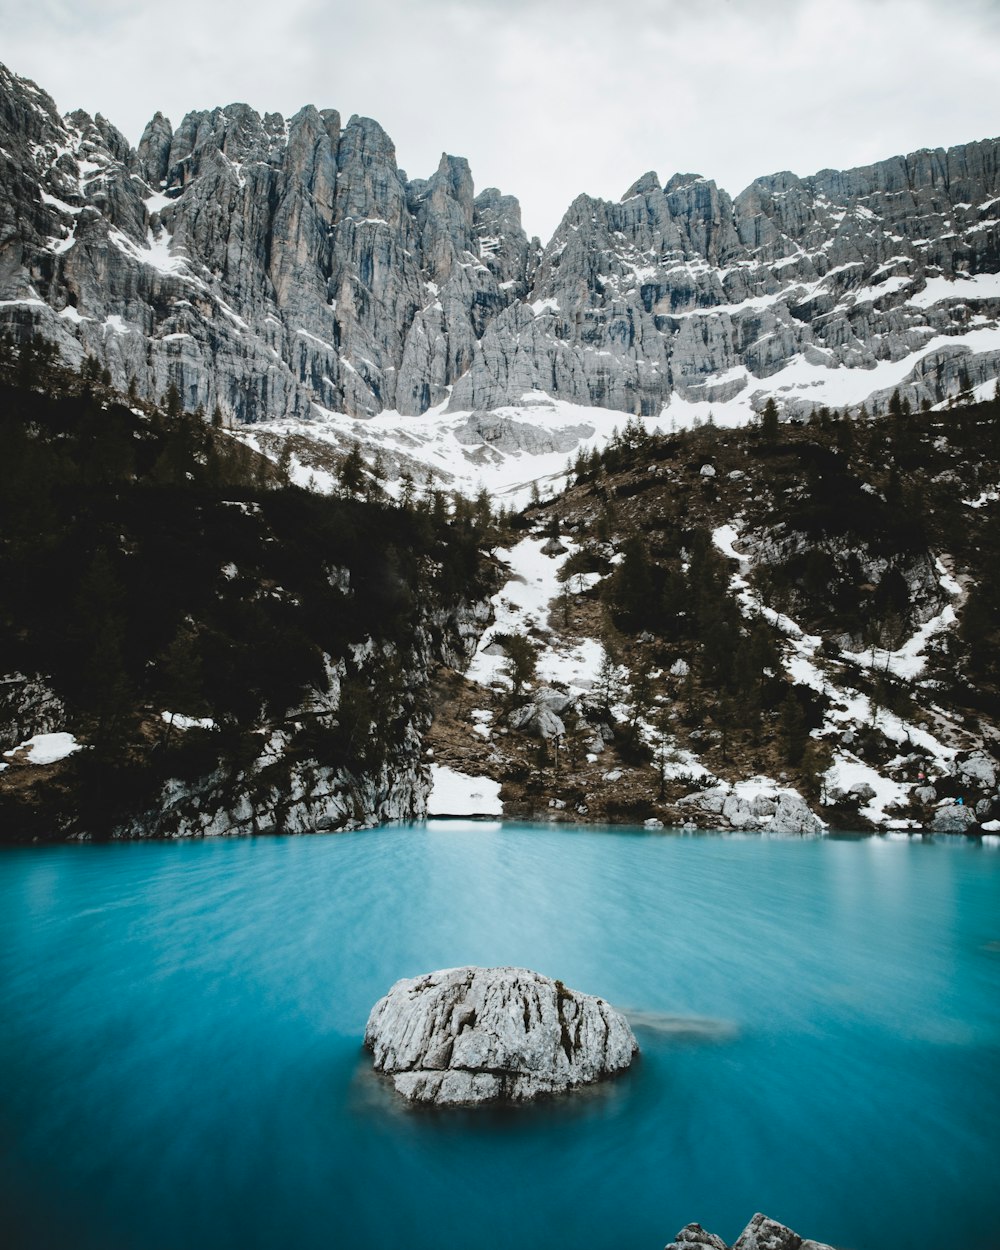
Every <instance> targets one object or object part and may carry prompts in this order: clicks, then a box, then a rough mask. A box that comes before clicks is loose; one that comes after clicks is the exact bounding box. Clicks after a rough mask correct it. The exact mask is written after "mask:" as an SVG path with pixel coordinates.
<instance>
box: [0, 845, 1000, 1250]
mask: <svg viewBox="0 0 1000 1250" xmlns="http://www.w3.org/2000/svg"><path fill="white" fill-rule="evenodd" d="M461 964H512V965H524V966H528V967H531V968H535V969H537V970H538V971H540V972H543V973H545V974H546V975H548V976H552V977H559V978H561V979H562V980H563V981H564V982H565V983H566V984H567V985H569V986H572V987H573V988H575V989H579V990H583V991H586V992H588V993H594V994H599V995H601V996H603V997H605V998H607V999H608V1000H609V1001H611V1002H612V1003H614V1004H615V1005H616V1006H619V1007H621V1008H623V1009H625V1010H626V1011H629V1012H635V1013H641V1014H640V1015H637V1017H636V1018H637V1020H638V1021H640V1023H638V1024H637V1026H636V1034H637V1037H638V1038H639V1042H640V1045H641V1047H642V1055H641V1058H640V1060H639V1061H638V1063H637V1065H636V1066H634V1067H633V1069H632V1070H631V1071H630V1072H629V1073H627V1074H626V1075H625V1076H624V1077H623V1078H621V1079H619V1080H617V1081H614V1082H609V1083H607V1084H604V1085H601V1086H599V1087H597V1088H596V1089H595V1090H594V1091H593V1092H590V1093H588V1094H586V1095H584V1096H582V1097H579V1098H577V1099H562V1100H556V1101H551V1102H548V1103H544V1104H540V1105H537V1106H534V1107H529V1108H520V1109H511V1110H507V1111H503V1112H498V1111H492V1110H487V1109H479V1110H458V1111H455V1110H452V1111H449V1112H445V1111H436V1112H435V1111H430V1112H428V1111H426V1110H424V1111H421V1110H412V1109H408V1108H406V1107H403V1106H401V1105H400V1104H399V1102H398V1100H397V1096H396V1095H395V1094H394V1092H393V1091H392V1090H391V1088H387V1087H386V1085H385V1084H384V1083H382V1082H381V1081H380V1080H379V1079H378V1078H376V1077H375V1076H374V1075H373V1074H372V1073H371V1072H370V1069H369V1064H368V1061H367V1057H366V1056H365V1054H364V1053H363V1051H362V1049H361V1041H362V1036H363V1033H364V1026H365V1021H366V1019H367V1016H368V1012H369V1010H370V1008H371V1007H372V1005H373V1004H374V1002H375V1001H376V1000H377V999H378V998H379V997H381V995H382V994H384V993H385V992H386V990H387V989H388V988H389V986H390V985H391V984H392V983H393V982H394V981H396V980H397V979H398V978H399V977H403V976H412V975H415V974H417V973H420V972H427V971H431V970H433V969H437V968H445V967H453V966H456V965H461ZM0 1002H2V1012H3V1020H2V1030H0V1152H2V1167H0V1212H2V1220H3V1225H4V1228H5V1234H4V1236H5V1244H7V1245H8V1246H11V1247H15V1248H16V1250H21V1248H22V1247H23V1248H25V1250H27V1248H28V1247H31V1248H32V1250H43V1248H46V1247H51V1248H52V1250H57V1248H58V1250H98V1248H99V1250H202V1248H204V1250H237V1248H239V1250H251V1248H258V1247H260V1248H264V1247H269V1248H270V1247H276V1248H278V1247H282V1248H284V1247H287V1248H289V1250H312V1248H313V1247H316V1248H319V1247H323V1248H324V1250H330V1248H333V1250H355V1248H357V1250H381V1248H382V1247H385V1248H386V1250H389V1248H390V1247H391V1248H392V1250H397V1248H398V1250H403V1248H405V1250H425V1248H426V1250H432V1248H433V1250H449V1248H451V1247H482V1248H483V1250H494V1248H495V1250H508V1248H510V1250H514V1248H516V1250H536V1248H537V1250H542V1248H544V1250H577V1248H583V1247H586V1248H587V1250H612V1248H614V1250H661V1248H662V1246H663V1245H664V1243H665V1242H667V1241H669V1240H670V1239H671V1238H672V1237H673V1235H674V1233H676V1232H677V1230H678V1229H679V1228H680V1227H681V1226H682V1225H684V1224H685V1223H687V1222H688V1221H691V1220H697V1221H699V1222H700V1223H702V1224H703V1225H704V1226H705V1227H707V1228H709V1229H711V1230H713V1231H714V1232H718V1233H720V1234H721V1235H722V1236H724V1237H725V1238H726V1239H727V1240H729V1241H731V1240H733V1239H735V1237H736V1235H737V1234H738V1232H739V1231H740V1229H742V1227H743V1225H744V1224H745V1223H746V1221H747V1220H749V1218H750V1216H751V1215H752V1214H753V1213H754V1212H755V1211H765V1212H767V1213H768V1214H769V1215H771V1216H773V1217H774V1218H776V1219H778V1220H781V1221H782V1222H784V1223H786V1224H789V1225H790V1226H791V1227H792V1228H794V1229H796V1230H797V1231H798V1232H799V1233H801V1234H802V1235H803V1236H810V1237H814V1238H816V1239H817V1240H822V1241H828V1242H831V1243H833V1244H835V1245H838V1246H843V1247H850V1248H851V1250H904V1248H905V1250H921V1248H923V1247H926V1248H927V1250H931V1248H937V1247H943V1246H959V1245H961V1246H968V1247H970V1248H972V1247H975V1248H976V1250H989V1248H990V1247H994V1248H995V1247H998V1246H1000V1183H998V1180H997V1175H998V1168H1000V851H998V850H996V849H990V848H987V847H983V846H979V845H976V844H973V843H969V842H966V841H964V840H957V841H955V842H953V843H948V844H945V843H943V842H940V841H938V842H935V843H930V842H906V841H887V840H883V839H880V838H864V839H848V838H843V839H833V838H831V839H815V840H799V839H764V838H760V837H745V838H736V837H728V838H727V837H715V836H681V835H679V834H671V833H663V832H657V833H646V832H643V831H625V830H616V831H601V830H567V829H556V828H547V827H544V828H543V827H528V826H518V825H504V826H502V827H495V826H494V827H489V826H482V827H475V826H470V825H455V826H448V827H441V826H438V825H434V824H431V825H430V826H426V827H425V826H417V827H414V828H387V829H379V830H374V831H370V832H364V833H356V834H347V835H336V836H321V837H312V838H309V837H306V838H267V839H263V838H262V839H256V840H245V841H242V840H241V841H227V840H221V841H205V842H193V843H152V844H124V845H109V846H102V845H94V846H60V847H54V848H30V849H29V848H25V849H9V850H6V851H4V852H3V853H0ZM643 1021H644V1022H645V1023H643Z"/></svg>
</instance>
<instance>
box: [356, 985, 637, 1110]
mask: <svg viewBox="0 0 1000 1250" xmlns="http://www.w3.org/2000/svg"><path fill="white" fill-rule="evenodd" d="M365 1045H366V1046H367V1047H368V1049H369V1050H371V1051H372V1053H373V1056H374V1066H375V1070H376V1071H377V1072H382V1073H385V1074H386V1075H387V1076H391V1077H392V1080H393V1084H394V1085H395V1088H396V1089H397V1090H398V1091H399V1093H400V1094H402V1095H403V1097H404V1098H406V1099H408V1100H409V1101H411V1102H425V1103H438V1104H470V1103H484V1102H496V1101H505V1102H526V1101H529V1100H531V1099H534V1098H539V1097H543V1096H546V1095H550V1094H557V1093H560V1092H562V1091H564V1090H570V1089H573V1088H576V1087H577V1086H581V1085H587V1084H591V1083H593V1082H594V1081H599V1080H602V1079H603V1078H604V1077H608V1076H611V1075H613V1074H614V1073H616V1072H620V1071H622V1070H623V1069H624V1068H627V1067H628V1066H629V1064H630V1063H631V1062H632V1059H633V1058H634V1056H635V1055H636V1053H637V1051H638V1045H637V1043H636V1040H635V1037H634V1036H633V1034H632V1030H631V1029H630V1028H629V1025H628V1022H627V1021H626V1020H625V1018H624V1016H622V1015H621V1014H620V1013H619V1012H617V1011H615V1010H614V1008H613V1007H611V1006H609V1004H608V1003H606V1002H605V1001H604V1000H603V999H601V998H594V997H591V996H590V995H587V994H580V993H578V992H576V991H575V990H569V989H567V988H566V987H565V986H564V985H563V984H562V982H561V981H552V980H550V979H549V978H548V977H544V976H541V975H539V973H537V972H532V971H530V970H528V969H526V968H450V969H445V970H443V971H440V972H432V973H429V974H427V975H426V976H421V977H413V978H410V979H406V980H401V981H397V982H396V984H395V985H394V986H393V987H392V989H390V991H389V993H388V994H387V995H386V996H385V997H384V998H382V999H380V1000H379V1001H378V1002H377V1003H376V1004H375V1006H374V1007H373V1008H372V1011H371V1015H370V1016H369V1018H368V1025H367V1028H366V1029H365Z"/></svg>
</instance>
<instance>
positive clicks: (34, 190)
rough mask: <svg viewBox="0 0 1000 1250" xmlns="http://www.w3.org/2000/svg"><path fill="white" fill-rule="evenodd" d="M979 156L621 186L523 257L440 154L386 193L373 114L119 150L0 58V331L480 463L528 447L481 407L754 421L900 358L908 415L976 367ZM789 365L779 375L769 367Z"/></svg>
mask: <svg viewBox="0 0 1000 1250" xmlns="http://www.w3.org/2000/svg"><path fill="white" fill-rule="evenodd" d="M998 153H1000V140H998V139H987V140H983V141H981V142H976V143H968V144H964V145H962V146H958V147H953V148H951V149H949V150H948V151H945V150H943V149H937V150H934V151H922V152H915V153H912V154H910V155H909V156H906V157H893V158H891V159H890V160H886V161H882V162H879V163H878V164H875V165H870V166H866V167H863V168H859V169H853V170H847V171H843V172H838V171H835V170H825V171H823V172H821V173H818V174H816V175H814V176H812V177H808V178H799V177H796V176H795V175H793V174H790V173H777V174H770V175H768V176H766V177H762V178H758V179H757V180H756V181H755V182H753V183H752V184H751V185H750V186H749V187H747V188H746V189H745V190H744V191H743V192H741V193H740V194H739V195H737V196H735V198H733V197H731V196H730V195H729V194H728V193H727V192H726V191H724V190H722V189H721V188H719V187H717V186H716V184H715V183H714V182H712V181H711V180H710V179H707V178H703V177H701V176H699V175H696V174H677V175H675V176H673V177H672V178H670V179H669V180H668V181H667V182H666V183H665V184H663V183H661V182H660V179H659V177H658V176H657V175H656V174H654V173H647V174H644V175H643V176H642V177H641V178H639V179H638V180H637V181H636V182H635V183H633V185H632V186H631V187H630V188H629V189H628V190H627V191H626V193H625V195H624V196H623V197H622V199H621V200H620V201H618V202H617V203H614V202H611V201H604V200H597V199H594V198H592V197H590V196H586V195H581V196H578V197H577V198H576V199H575V200H574V201H573V203H572V204H571V205H570V207H569V209H568V211H567V213H566V215H565V217H564V218H563V220H562V222H561V223H560V225H559V227H558V228H557V230H556V232H555V235H554V236H553V238H552V239H551V240H550V242H549V243H548V245H547V246H546V247H545V248H544V249H543V248H542V247H541V245H540V244H539V243H538V241H537V240H531V241H529V240H528V238H527V236H526V235H525V232H524V230H523V228H522V225H521V215H520V209H519V206H518V203H517V201H516V200H515V199H514V198H513V197H511V196H509V195H503V194H501V193H500V191H498V190H496V189H495V188H492V187H491V188H487V189H486V190H484V191H481V192H480V193H479V194H478V195H477V194H476V193H475V187H474V185H473V179H472V173H471V171H470V169H469V165H468V163H467V162H466V161H465V159H464V158H462V157H456V156H450V155H448V154H443V155H442V157H441V160H440V162H439V165H438V168H437V169H436V170H435V171H434V172H433V173H432V174H431V176H430V177H429V178H426V179H408V178H407V176H406V174H405V173H404V172H403V171H402V170H400V169H399V168H398V166H397V164H396V155H395V149H394V147H393V143H392V140H391V139H390V138H389V136H388V135H387V134H386V133H385V131H384V130H382V128H381V127H380V126H379V125H378V124H377V122H375V121H372V120H371V119H369V118H362V117H352V118H350V119H349V121H348V122H347V124H346V125H342V123H341V118H340V115H339V114H338V113H337V112H336V111H335V110H333V109H322V110H321V109H317V108H314V107H313V106H312V105H307V106H306V107H304V108H302V109H301V110H300V111H299V112H298V113H296V114H295V116H294V117H292V118H290V119H285V118H284V117H282V116H280V115H279V114H276V113H268V114H265V115H264V116H261V115H259V114H258V113H256V112H255V111H254V110H253V109H251V108H249V107H248V106H247V105H245V104H231V105H228V106H226V107H225V108H216V109H213V110H211V111H210V112H209V111H200V112H193V113H189V114H188V115H187V116H186V117H185V118H184V119H183V120H182V121H181V123H180V125H179V126H178V127H177V128H176V129H173V128H172V126H171V123H170V122H169V121H168V120H167V119H166V118H165V117H164V116H163V115H162V114H160V113H157V114H156V115H155V116H154V117H153V119H152V121H151V122H150V123H149V125H148V126H147V127H146V130H145V131H144V133H143V135H142V138H141V139H140V141H139V145H138V148H136V149H134V150H133V149H132V148H131V147H130V146H129V144H128V142H127V141H126V140H125V138H124V137H123V136H122V135H121V133H120V132H119V131H118V130H116V129H115V127H114V126H113V125H112V124H111V123H110V122H109V121H107V120H106V119H105V118H103V117H102V116H101V115H100V114H97V115H96V116H95V117H93V118H92V117H90V116H89V115H88V114H86V113H84V112H81V111H77V112H75V113H71V114H68V115H67V116H65V117H60V116H59V114H58V112H57V110H56V108H55V105H54V103H53V102H52V100H51V99H50V98H49V97H48V96H47V95H46V94H45V92H44V91H42V90H40V89H39V88H38V87H36V86H35V84H33V83H31V82H28V81H27V80H25V79H21V78H18V77H17V76H16V75H14V74H12V73H10V72H9V71H8V70H6V69H5V68H3V67H2V66H0V328H3V329H4V330H6V331H10V332H13V333H14V335H15V337H17V338H24V337H27V336H28V335H29V334H31V333H33V332H36V331H37V332H40V333H41V334H43V335H44V336H45V337H46V338H48V339H50V340H52V341H54V342H55V343H57V344H58V346H59V349H60V352H61V355H62V356H63V358H64V359H65V360H66V361H67V362H68V363H70V364H78V363H79V362H80V360H81V359H82V357H83V355H84V354H87V355H90V356H93V357H95V358H96V359H97V361H98V362H99V363H100V365H101V366H102V367H107V368H108V369H109V370H110V372H111V375H112V380H113V382H114V384H115V385H116V386H117V387H118V388H119V389H121V390H123V391H124V390H126V389H127V387H128V384H129V382H130V380H131V379H133V378H134V379H135V385H136V388H137V391H138V393H139V394H140V395H144V396H146V397H160V396H162V395H163V393H164V391H165V390H166V389H167V387H168V386H169V385H171V384H173V385H176V386H177V388H178V390H179V391H180V393H181V396H182V399H183V402H184V406H185V408H187V409H188V410H189V411H195V410H196V409H198V408H199V407H203V408H204V409H205V410H206V411H207V412H211V411H212V410H213V408H214V407H215V406H216V405H218V406H219V408H220V410H221V411H222V414H223V416H225V417H230V418H232V419H234V420H236V421H241V422H254V421H260V420H264V419H277V418H298V419H308V418H312V417H315V416H317V415H321V414H322V412H323V411H333V412H338V413H347V414H350V415H352V416H357V417H366V416H373V415H375V414H377V413H379V412H382V411H383V410H386V409H390V410H391V409H396V410H398V412H399V413H401V414H403V415H406V416H413V415H417V414H420V413H423V412H425V411H426V410H427V409H428V408H431V407H435V406H438V405H442V404H444V403H446V402H447V403H448V404H449V409H450V410H451V411H461V412H463V413H465V412H469V413H472V414H473V419H472V420H471V421H470V428H469V430H468V432H467V434H468V438H469V440H470V441H471V442H481V443H483V444H484V445H485V447H487V448H488V447H489V445H490V443H491V442H492V441H499V440H503V441H505V442H507V443H514V442H519V443H521V444H522V445H525V446H527V445H528V443H529V435H528V434H527V433H526V432H525V430H523V429H517V428H514V426H513V425H507V426H504V427H502V428H501V427H498V426H497V425H496V424H495V423H491V422H490V421H488V420H486V419H485V418H484V417H483V414H484V413H489V412H490V411H491V410H493V409H497V408H502V407H504V406H506V405H514V406H521V405H522V404H523V401H524V398H525V396H526V395H529V396H532V395H533V396H537V395H548V396H550V397H554V398H555V399H558V400H569V401H573V402H574V403H577V404H583V405H592V406H602V407H606V408H612V409H615V410H619V411H621V412H623V413H628V414H637V415H648V416H660V415H661V413H662V412H663V410H664V408H665V407H667V406H668V405H669V403H670V402H671V400H672V399H673V398H674V397H678V398H680V399H682V400H689V401H699V400H702V401H705V402H707V403H709V404H712V403H719V404H721V403H726V402H728V401H730V400H732V399H734V398H736V397H738V396H743V397H745V406H746V408H747V410H750V409H754V410H760V409H761V408H762V407H763V404H764V402H765V400H766V398H767V395H768V392H769V389H770V391H772V392H773V393H776V394H777V395H778V396H779V398H780V402H781V406H782V408H783V409H784V411H785V412H787V413H788V414H791V415H794V414H796V413H807V412H810V411H811V410H812V409H813V408H814V407H817V406H818V405H820V404H822V403H823V402H824V400H823V396H822V385H823V384H825V381H827V380H829V377H830V376H831V371H833V370H837V371H838V373H837V375H836V376H837V378H838V379H839V380H842V379H843V377H844V375H845V373H849V374H850V375H851V376H852V386H851V390H852V392H853V393H855V395H856V399H855V400H854V403H855V405H856V406H857V405H858V404H859V403H860V400H861V399H862V398H864V399H865V401H866V402H867V405H868V408H869V410H870V411H872V412H874V413H881V412H884V411H886V410H887V408H888V405H889V402H890V398H891V395H892V392H893V390H895V384H894V385H893V386H892V387H890V388H884V387H883V388H881V389H880V388H878V387H876V385H875V383H874V377H875V373H874V371H875V369H876V366H877V365H879V364H881V363H884V362H897V361H899V362H906V363H907V365H908V368H906V369H904V370H901V371H900V375H899V376H900V378H901V379H902V380H901V383H900V387H899V389H900V392H901V396H902V398H904V399H906V400H908V401H909V402H910V404H911V405H912V406H913V407H919V406H920V405H921V404H922V403H924V402H930V403H932V404H933V403H940V402H942V401H944V400H946V399H947V398H948V397H949V396H950V395H954V394H956V393H958V392H959V391H965V390H968V389H969V388H970V387H974V386H977V385H982V384H983V383H986V382H989V381H991V380H992V379H993V378H994V377H996V376H997V374H998V372H1000V350H998V349H997V348H996V346H995V339H996V335H995V331H996V328H997V325H998V324H1000V284H998V282H997V276H996V275H997V266H998V261H997V257H998V254H1000V160H998ZM910 362H912V364H911V363H910ZM793 363H794V364H795V366H796V370H797V371H800V372H802V371H804V373H806V374H808V377H807V378H806V380H805V381H801V379H799V380H796V378H795V377H789V376H787V375H786V376H785V378H784V379H781V378H779V375H780V374H782V371H784V370H785V369H786V367H788V366H789V365H792V364H793ZM866 379H870V384H866ZM816 383H819V384H820V387H821V390H820V392H817V391H816V389H815V384H816ZM838 389H842V388H838ZM528 424H529V426H530V422H529V423H528ZM571 433H572V432H571V431H569V430H567V431H566V434H567V437H569V435H570V434H571ZM549 437H552V436H551V435H550V436H549ZM575 445H576V443H575V441H571V442H570V443H569V446H568V447H567V450H572V448H573V447H574V446H575ZM529 449H530V450H536V449H534V448H529Z"/></svg>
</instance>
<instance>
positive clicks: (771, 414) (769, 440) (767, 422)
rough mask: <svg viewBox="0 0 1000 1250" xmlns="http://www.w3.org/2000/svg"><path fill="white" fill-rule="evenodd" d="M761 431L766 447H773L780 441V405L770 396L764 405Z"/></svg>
mask: <svg viewBox="0 0 1000 1250" xmlns="http://www.w3.org/2000/svg"><path fill="white" fill-rule="evenodd" d="M760 433H761V438H762V439H763V440H764V445H765V446H766V447H773V446H774V444H775V443H776V442H777V441H778V405H777V404H776V403H775V402H774V399H773V398H769V399H768V401H767V403H766V404H765V405H764V411H763V413H762V414H761V418H760Z"/></svg>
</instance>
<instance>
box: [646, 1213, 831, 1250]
mask: <svg viewBox="0 0 1000 1250" xmlns="http://www.w3.org/2000/svg"><path fill="white" fill-rule="evenodd" d="M695 1247H698V1248H702V1250H833V1247H832V1246H828V1245H827V1244H826V1243H825V1242H820V1241H810V1240H809V1239H808V1238H804V1237H800V1236H799V1235H798V1233H794V1232H792V1230H791V1229H790V1228H787V1227H786V1226H785V1225H784V1224H779V1223H778V1222H777V1220H772V1219H770V1218H769V1217H768V1216H766V1215H762V1214H761V1213H760V1212H758V1213H757V1214H756V1215H755V1216H754V1217H753V1219H752V1220H751V1221H750V1223H749V1224H748V1225H747V1226H746V1228H744V1230H743V1232H742V1233H740V1235H739V1237H738V1238H737V1239H736V1241H735V1242H734V1243H733V1245H732V1246H731V1247H730V1246H728V1245H727V1244H726V1242H724V1241H723V1240H722V1238H721V1237H717V1236H716V1235H715V1233H709V1232H706V1231H705V1229H703V1228H702V1226H701V1225H700V1224H687V1225H685V1227H684V1228H682V1229H681V1231H680V1232H679V1233H678V1234H677V1236H676V1237H675V1238H674V1240H673V1241H672V1242H670V1244H669V1245H667V1246H666V1247H665V1250H694V1248H695Z"/></svg>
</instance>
